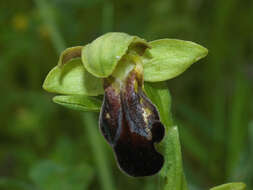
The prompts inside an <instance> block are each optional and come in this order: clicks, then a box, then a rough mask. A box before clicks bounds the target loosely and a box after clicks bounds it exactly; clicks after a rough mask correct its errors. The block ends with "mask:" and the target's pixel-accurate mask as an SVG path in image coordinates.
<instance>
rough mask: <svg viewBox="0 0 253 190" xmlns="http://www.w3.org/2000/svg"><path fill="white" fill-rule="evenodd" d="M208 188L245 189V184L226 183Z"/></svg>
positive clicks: (222, 189)
mask: <svg viewBox="0 0 253 190" xmlns="http://www.w3.org/2000/svg"><path fill="white" fill-rule="evenodd" d="M210 190H246V185H245V184H244V183H227V184H223V185H219V186H217V187H213V188H211V189H210Z"/></svg>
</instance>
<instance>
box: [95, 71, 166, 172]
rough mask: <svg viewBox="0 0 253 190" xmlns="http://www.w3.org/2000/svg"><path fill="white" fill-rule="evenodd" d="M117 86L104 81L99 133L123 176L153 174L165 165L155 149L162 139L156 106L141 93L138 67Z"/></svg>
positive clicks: (161, 126) (141, 83)
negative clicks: (111, 149)
mask: <svg viewBox="0 0 253 190" xmlns="http://www.w3.org/2000/svg"><path fill="white" fill-rule="evenodd" d="M118 83H119V82H118V81H117V80H113V79H105V95H104V101H103V105H102V109H101V112H100V121H99V123H100V129H101V132H102V134H103V135H104V137H105V139H106V140H107V142H108V143H109V144H110V145H111V146H112V148H113V150H114V152H115V156H116V159H117V161H118V164H119V167H120V168H121V169H122V170H123V171H124V172H125V173H127V174H128V175H130V176H134V177H141V176H150V175H153V174H155V173H157V172H158V171H159V170H160V169H161V168H162V166H163V163H164V158H163V156H162V155H161V154H160V153H159V152H157V151H156V149H155V147H154V143H158V142H160V141H161V140H162V138H163V136H164V132H165V131H164V126H163V124H162V123H161V122H160V120H159V114H158V111H157V109H156V107H155V106H154V105H153V104H152V103H151V101H150V100H149V99H148V98H147V97H146V95H145V94H144V92H143V91H142V86H143V77H142V76H141V74H140V73H139V72H138V67H135V69H133V70H132V71H131V72H129V74H128V76H127V77H126V79H125V80H124V81H123V82H121V83H120V84H118Z"/></svg>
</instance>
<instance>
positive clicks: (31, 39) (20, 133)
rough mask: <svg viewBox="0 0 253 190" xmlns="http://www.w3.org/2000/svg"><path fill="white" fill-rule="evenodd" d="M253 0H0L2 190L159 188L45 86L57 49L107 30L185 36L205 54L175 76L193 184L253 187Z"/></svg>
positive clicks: (177, 112)
mask: <svg viewBox="0 0 253 190" xmlns="http://www.w3.org/2000/svg"><path fill="white" fill-rule="evenodd" d="M252 21H253V1H252V0H243V1H239V0H153V1H148V0H121V1H116V0H47V1H46V0H34V1H32V0H22V1H18V0H9V1H7V0H0V87H1V89H0V92H1V93H0V113H1V115H0V121H1V122H0V190H31V189H33V190H56V189H62V190H69V189H71V190H85V189H92V190H93V189H94V190H95V189H105V190H113V189H122V190H125V189H138V188H141V189H145V190H153V189H159V188H158V186H159V179H158V177H157V176H154V177H148V178H144V179H134V178H129V177H127V176H126V175H124V174H122V173H121V172H120V171H119V169H118V167H117V165H116V163H115V160H114V158H113V153H112V150H111V149H110V147H109V146H108V145H107V143H106V142H105V140H104V139H103V137H102V135H101V134H100V133H99V131H98V127H97V122H95V121H96V120H97V115H93V114H85V113H79V112H76V111H71V110H68V109H66V108H63V107H60V106H58V105H56V104H53V103H52V101H51V98H52V97H53V95H52V94H49V93H47V92H44V91H43V90H42V88H41V86H42V83H43V80H44V78H45V76H46V75H47V73H48V71H49V70H50V69H51V68H52V67H54V66H55V65H56V64H57V60H58V56H59V53H60V52H61V51H62V50H63V49H64V48H65V47H70V46H77V45H84V44H86V43H89V42H90V41H92V40H93V39H95V38H96V37H98V36H99V35H102V34H103V33H105V32H109V31H120V32H126V33H129V34H132V35H138V36H140V37H142V38H146V39H147V40H149V41H151V40H155V39H159V38H179V39H183V40H190V41H194V42H197V43H199V44H201V45H203V46H205V47H207V48H208V49H209V55H208V57H207V58H205V59H203V60H201V61H199V62H198V63H196V64H194V65H193V66H192V67H191V68H190V69H189V70H187V72H185V73H184V74H183V75H182V76H180V77H177V78H175V79H173V80H170V81H168V87H169V89H170V91H171V94H172V98H173V102H172V103H173V106H172V112H173V116H174V120H175V122H176V123H177V124H178V126H179V130H180V137H181V143H182V151H183V161H184V168H185V173H186V178H187V181H188V183H189V186H190V189H191V190H202V189H207V188H209V187H212V186H215V185H218V184H222V183H225V182H231V181H243V182H245V183H246V184H247V186H248V189H249V190H251V189H253V101H252V94H253V82H252V81H253V65H252V60H253V53H252V52H253V22H252Z"/></svg>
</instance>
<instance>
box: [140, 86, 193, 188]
mask: <svg viewBox="0 0 253 190" xmlns="http://www.w3.org/2000/svg"><path fill="white" fill-rule="evenodd" d="M144 88H145V92H146V94H147V96H148V97H149V98H150V100H151V101H152V102H153V103H154V104H155V105H156V107H157V109H158V111H159V114H160V119H161V121H162V123H163V124H164V126H165V130H166V133H165V137H164V139H163V141H162V142H161V143H160V144H158V145H157V148H158V149H159V151H160V152H161V153H162V154H163V155H164V158H165V162H164V166H163V168H162V170H161V171H160V173H159V174H160V176H161V181H162V189H163V190H188V187H187V183H186V180H185V176H184V172H183V166H182V157H181V148H180V142H179V134H178V129H177V127H175V126H173V122H172V117H171V112H170V108H171V97H170V93H169V90H168V89H167V86H166V83H164V82H162V83H147V82H146V83H145V84H144Z"/></svg>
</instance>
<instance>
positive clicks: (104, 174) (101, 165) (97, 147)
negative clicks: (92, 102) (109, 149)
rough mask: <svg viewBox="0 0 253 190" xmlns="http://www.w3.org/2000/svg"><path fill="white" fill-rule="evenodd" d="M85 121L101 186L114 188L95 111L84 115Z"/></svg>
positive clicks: (112, 189) (107, 188)
mask: <svg viewBox="0 0 253 190" xmlns="http://www.w3.org/2000/svg"><path fill="white" fill-rule="evenodd" d="M83 123H84V125H85V129H86V132H87V137H88V138H89V139H88V140H89V142H90V145H91V149H92V151H93V157H94V160H95V162H96V166H97V169H98V175H99V177H100V181H101V186H102V187H103V189H104V190H114V189H115V188H114V183H113V180H112V179H113V177H112V174H111V172H110V171H111V169H110V168H109V161H108V158H107V157H106V152H105V149H104V148H103V147H104V142H102V141H101V135H100V133H99V130H98V127H97V118H96V117H95V115H94V113H90V112H86V113H85V114H84V116H83Z"/></svg>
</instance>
